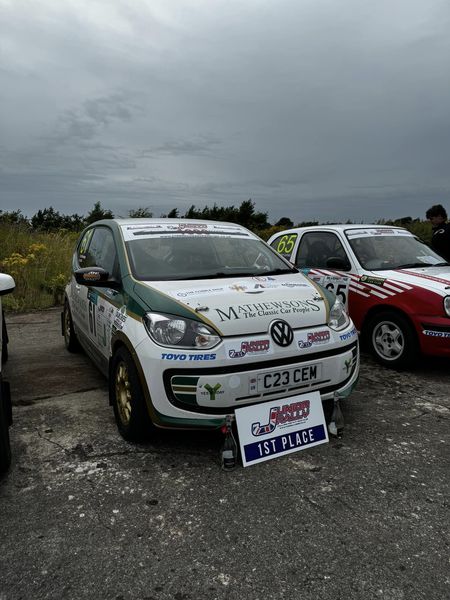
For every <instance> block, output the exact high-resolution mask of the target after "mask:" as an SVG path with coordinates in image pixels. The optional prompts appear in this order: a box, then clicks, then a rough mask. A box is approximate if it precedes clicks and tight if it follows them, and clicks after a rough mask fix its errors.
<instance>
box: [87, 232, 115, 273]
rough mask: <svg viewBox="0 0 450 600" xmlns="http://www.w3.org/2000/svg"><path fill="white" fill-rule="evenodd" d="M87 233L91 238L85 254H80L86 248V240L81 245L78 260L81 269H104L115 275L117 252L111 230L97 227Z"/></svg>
mask: <svg viewBox="0 0 450 600" xmlns="http://www.w3.org/2000/svg"><path fill="white" fill-rule="evenodd" d="M90 232H93V233H90ZM86 233H87V234H89V233H90V236H89V239H88V246H87V249H86V250H85V251H84V253H81V252H80V250H81V248H82V247H83V246H84V241H85V240H84V238H83V239H82V241H81V244H80V250H79V258H78V260H79V264H80V267H102V269H105V271H108V273H110V274H114V273H115V271H116V264H117V251H116V245H115V243H114V238H113V234H112V232H111V230H110V229H108V228H107V227H97V228H95V229H90V230H89V231H88V232H86Z"/></svg>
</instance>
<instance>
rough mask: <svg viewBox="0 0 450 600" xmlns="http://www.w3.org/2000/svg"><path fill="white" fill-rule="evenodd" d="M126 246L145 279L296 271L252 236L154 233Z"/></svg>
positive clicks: (135, 272)
mask: <svg viewBox="0 0 450 600" xmlns="http://www.w3.org/2000/svg"><path fill="white" fill-rule="evenodd" d="M126 248H127V252H128V257H129V260H130V265H131V269H132V273H133V275H134V277H135V278H136V279H140V280H145V281H151V280H153V281H155V280H156V281H164V280H166V281H170V280H177V279H209V278H211V279H213V278H219V277H234V276H236V275H238V276H258V275H267V274H279V273H296V272H297V269H295V268H294V267H292V266H290V265H289V263H286V262H285V261H284V260H283V259H282V258H281V257H280V256H279V255H278V254H276V253H275V251H273V250H272V249H271V248H269V247H268V246H267V245H266V244H265V243H264V242H262V241H261V240H258V239H256V238H253V237H232V236H227V235H186V234H184V235H176V234H175V235H171V236H155V235H152V236H148V237H145V236H143V237H142V238H138V239H133V240H131V241H128V242H126Z"/></svg>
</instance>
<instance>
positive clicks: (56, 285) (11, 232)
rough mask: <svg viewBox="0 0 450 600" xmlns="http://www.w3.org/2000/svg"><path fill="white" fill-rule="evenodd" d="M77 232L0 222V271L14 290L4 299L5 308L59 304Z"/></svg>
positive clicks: (45, 306)
mask: <svg viewBox="0 0 450 600" xmlns="http://www.w3.org/2000/svg"><path fill="white" fill-rule="evenodd" d="M77 237H78V234H77V233H73V232H66V231H59V232H50V233H45V232H35V231H33V230H31V229H30V228H29V227H27V226H23V225H20V224H9V225H8V224H4V223H1V224H0V271H1V272H3V273H8V274H9V275H12V276H13V277H14V280H15V282H16V289H15V291H14V293H13V294H8V295H7V296H5V297H4V298H3V305H4V306H5V308H6V309H10V310H17V311H24V310H32V309H41V308H48V307H50V306H55V305H58V304H61V303H62V300H63V292H64V287H65V284H66V283H67V282H68V281H69V278H70V268H71V258H72V253H73V250H74V247H75V242H76V240H77Z"/></svg>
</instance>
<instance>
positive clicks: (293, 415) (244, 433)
mask: <svg viewBox="0 0 450 600" xmlns="http://www.w3.org/2000/svg"><path fill="white" fill-rule="evenodd" d="M236 423H237V428H238V434H239V444H240V448H241V455H242V463H243V465H244V467H248V466H249V465H253V464H256V463H258V462H263V461H265V460H270V459H271V458H275V457H277V456H283V455H284V454H291V453H292V452H298V451H299V450H305V449H306V448H312V447H313V446H318V445H319V444H326V443H327V442H328V432H327V427H326V423H325V416H324V412H323V408H322V400H321V398H320V394H319V392H310V393H308V394H299V395H297V396H290V397H289V398H281V399H279V400H271V401H269V402H264V403H263V404H256V405H254V406H244V407H242V408H238V409H237V410H236Z"/></svg>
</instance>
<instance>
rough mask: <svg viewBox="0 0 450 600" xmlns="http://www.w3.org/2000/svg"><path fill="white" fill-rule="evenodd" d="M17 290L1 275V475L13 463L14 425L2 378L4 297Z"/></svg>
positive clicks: (4, 332)
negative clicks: (11, 440)
mask: <svg viewBox="0 0 450 600" xmlns="http://www.w3.org/2000/svg"><path fill="white" fill-rule="evenodd" d="M14 288H15V283H14V279H13V278H12V277H11V275H5V274H4V273H0V473H4V472H5V471H6V470H7V469H8V467H9V465H10V463H11V446H10V443H9V427H10V426H11V424H12V407H11V394H10V391H9V383H8V382H7V381H5V380H4V379H3V377H2V364H3V363H4V362H6V359H7V357H8V346H7V343H8V334H7V331H6V323H5V320H4V314H3V310H2V298H1V297H2V296H3V295H4V294H9V293H10V292H12V291H13V290H14Z"/></svg>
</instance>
